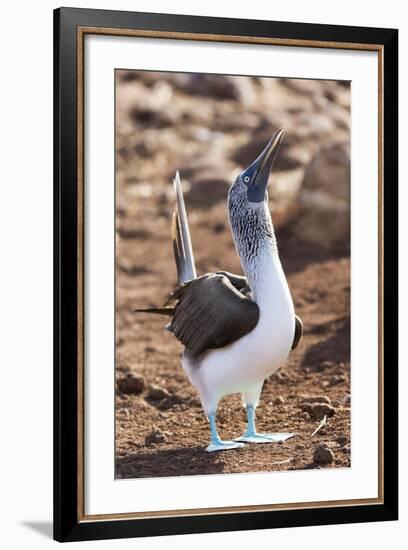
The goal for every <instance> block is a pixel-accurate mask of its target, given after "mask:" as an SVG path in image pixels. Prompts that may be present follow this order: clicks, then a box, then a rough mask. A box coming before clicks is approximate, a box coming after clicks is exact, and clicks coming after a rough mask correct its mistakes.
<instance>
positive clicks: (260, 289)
mask: <svg viewBox="0 0 408 550" xmlns="http://www.w3.org/2000/svg"><path fill="white" fill-rule="evenodd" d="M283 133H284V131H283V129H281V130H278V131H277V132H276V133H275V134H274V136H273V137H272V139H271V140H270V141H269V143H268V144H267V146H266V147H265V149H264V150H263V151H262V153H261V154H260V155H259V157H258V158H257V159H256V160H255V161H254V162H253V163H252V164H251V165H250V166H249V167H248V168H247V169H246V170H244V171H243V172H242V173H240V174H239V175H238V176H237V178H236V179H235V181H234V182H233V184H232V186H231V187H230V189H229V193H228V216H229V222H230V226H231V231H232V236H233V240H234V243H235V248H236V251H237V254H238V256H239V259H240V261H241V266H242V269H243V271H244V273H245V276H240V275H234V274H232V273H228V272H226V271H219V272H216V273H207V274H205V275H202V276H200V277H197V274H196V269H195V264H194V256H193V250H192V246H191V238H190V232H189V227H188V221H187V214H186V209H185V205H184V199H183V193H182V188H181V183H180V177H179V174H178V172H177V173H176V177H175V179H174V189H175V193H176V205H175V209H174V212H173V219H172V237H173V247H174V255H175V260H176V265H177V273H178V279H179V285H178V287H177V288H176V289H175V290H174V291H173V292H172V293H171V294H170V295H169V297H168V299H167V300H166V302H165V303H164V305H163V307H158V308H146V309H137V310H135V311H139V312H140V311H144V312H149V313H159V314H164V315H168V316H170V317H171V321H170V322H169V324H168V325H167V327H166V328H167V329H168V330H170V331H171V332H172V333H173V334H174V335H175V336H176V338H177V339H178V340H179V341H180V342H181V343H182V344H183V345H184V346H185V348H184V351H183V353H182V357H181V364H182V366H183V368H184V370H185V372H186V374H187V376H188V378H189V380H190V382H191V383H192V385H193V386H194V387H195V388H196V389H197V391H198V394H199V396H200V400H201V404H202V407H203V410H204V412H205V414H206V416H207V418H208V420H209V424H210V431H211V441H210V444H209V445H208V447H207V448H206V451H208V452H212V451H220V450H225V449H235V448H237V447H242V446H243V445H244V444H245V443H247V442H248V443H271V442H277V441H284V440H285V439H288V438H289V437H291V436H292V435H294V434H291V433H267V434H263V433H258V432H257V431H256V427H255V409H256V407H257V405H258V401H259V398H260V395H261V391H262V386H263V383H264V381H265V379H266V378H268V377H269V376H271V375H272V374H274V373H275V372H276V371H277V370H278V369H279V368H280V367H281V366H282V364H283V363H284V362H285V360H286V358H287V357H288V355H289V352H290V351H291V349H294V348H295V347H296V346H297V344H298V342H299V340H300V337H301V334H302V322H301V320H300V319H299V317H297V316H296V315H295V310H294V306H293V301H292V297H291V294H290V291H289V287H288V284H287V281H286V278H285V274H284V272H283V269H282V265H281V262H280V259H279V254H278V248H277V243H276V237H275V233H274V229H273V224H272V218H271V214H270V211H269V207H268V193H267V186H268V179H269V174H270V172H271V169H272V165H273V163H274V160H275V158H276V155H277V152H278V150H279V147H280V144H281V141H282V138H283ZM232 393H241V394H242V396H243V403H244V406H245V408H246V413H247V429H246V431H245V433H244V434H243V435H241V436H240V437H238V438H236V439H235V440H234V441H223V440H222V439H221V438H220V436H219V434H218V431H217V427H216V412H217V406H218V403H219V401H220V399H221V398H222V397H223V396H226V395H229V394H232Z"/></svg>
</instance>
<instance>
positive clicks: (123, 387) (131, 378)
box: [116, 373, 145, 394]
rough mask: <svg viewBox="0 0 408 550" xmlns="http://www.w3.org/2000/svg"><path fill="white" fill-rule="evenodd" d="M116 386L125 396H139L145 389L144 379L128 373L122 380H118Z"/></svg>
mask: <svg viewBox="0 0 408 550" xmlns="http://www.w3.org/2000/svg"><path fill="white" fill-rule="evenodd" d="M116 384H117V388H118V390H119V392H120V393H125V394H126V393H132V394H139V393H142V391H143V390H144V389H145V381H144V378H143V376H140V375H138V374H131V373H128V374H127V375H126V376H124V377H123V378H118V379H117V381H116Z"/></svg>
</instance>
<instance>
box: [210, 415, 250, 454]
mask: <svg viewBox="0 0 408 550" xmlns="http://www.w3.org/2000/svg"><path fill="white" fill-rule="evenodd" d="M208 421H209V422H210V430H211V441H210V444H209V445H208V447H207V448H206V451H207V453H212V452H214V451H226V450H228V449H237V448H239V447H244V444H243V443H239V442H237V441H223V440H222V439H221V438H220V436H219V435H218V431H217V425H216V420H215V413H211V414H209V415H208Z"/></svg>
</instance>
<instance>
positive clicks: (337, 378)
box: [329, 374, 346, 387]
mask: <svg viewBox="0 0 408 550" xmlns="http://www.w3.org/2000/svg"><path fill="white" fill-rule="evenodd" d="M345 381H346V379H345V377H344V376H341V375H340V374H334V375H333V376H332V377H331V378H330V380H329V387H332V386H337V385H338V384H343V382H345Z"/></svg>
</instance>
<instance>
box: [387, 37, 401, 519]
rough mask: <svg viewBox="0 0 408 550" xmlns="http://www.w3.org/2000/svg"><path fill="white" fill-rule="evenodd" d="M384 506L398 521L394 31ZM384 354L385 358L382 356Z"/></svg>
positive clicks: (393, 47) (393, 48) (392, 48)
mask: <svg viewBox="0 0 408 550" xmlns="http://www.w3.org/2000/svg"><path fill="white" fill-rule="evenodd" d="M383 63H384V104H383V120H384V135H383V144H384V165H383V168H384V195H383V196H384V202H383V210H384V254H383V265H384V268H383V269H384V286H383V298H384V315H383V331H384V363H385V357H387V365H388V367H387V369H385V368H384V426H385V427H386V429H384V506H386V507H387V509H388V510H389V511H390V512H391V513H392V514H393V515H394V517H395V519H398V31H397V30H396V31H395V32H394V33H393V35H392V36H391V37H390V39H389V40H388V41H387V43H386V44H385V45H384V59H383ZM385 350H387V356H385Z"/></svg>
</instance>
